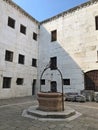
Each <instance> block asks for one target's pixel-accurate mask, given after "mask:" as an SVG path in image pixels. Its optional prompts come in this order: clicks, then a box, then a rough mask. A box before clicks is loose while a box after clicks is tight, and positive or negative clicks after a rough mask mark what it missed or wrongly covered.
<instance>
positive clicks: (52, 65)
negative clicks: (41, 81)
mask: <svg viewBox="0 0 98 130" xmlns="http://www.w3.org/2000/svg"><path fill="white" fill-rule="evenodd" d="M50 68H51V70H55V69H57V57H51V58H50Z"/></svg>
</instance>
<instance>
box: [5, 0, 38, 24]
mask: <svg viewBox="0 0 98 130" xmlns="http://www.w3.org/2000/svg"><path fill="white" fill-rule="evenodd" d="M3 1H5V2H6V3H8V4H10V5H11V6H13V7H14V8H16V9H17V10H19V11H20V12H21V13H22V14H24V15H25V16H27V17H28V18H29V19H31V20H32V21H33V22H35V23H37V24H40V22H39V21H37V20H36V19H35V18H33V17H32V16H31V15H30V14H28V13H27V12H26V11H25V10H24V9H22V8H21V7H20V6H19V5H17V4H16V3H14V2H13V1H12V0H3Z"/></svg>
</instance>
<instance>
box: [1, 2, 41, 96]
mask: <svg viewBox="0 0 98 130" xmlns="http://www.w3.org/2000/svg"><path fill="white" fill-rule="evenodd" d="M8 16H10V17H11V18H13V19H14V20H15V29H13V28H11V27H9V26H8V25H7V23H8ZM20 24H23V25H24V26H26V35H24V34H22V33H20ZM33 32H35V33H37V34H38V33H39V31H38V23H37V22H35V21H34V22H33V20H31V19H29V18H28V17H27V16H26V15H25V14H23V13H21V11H20V10H19V9H18V8H16V7H14V6H12V5H10V4H9V3H7V2H5V1H3V0H2V1H0V98H10V97H19V96H28V95H32V82H33V79H37V68H36V67H32V58H35V59H38V40H37V41H35V40H33ZM5 50H9V51H13V52H14V56H13V62H8V61H5ZM19 54H22V55H24V56H25V63H24V65H22V64H19V63H18V55H19ZM3 77H11V78H12V80H11V88H8V89H4V88H2V85H3ZM17 78H24V83H23V85H17V84H16V80H17Z"/></svg>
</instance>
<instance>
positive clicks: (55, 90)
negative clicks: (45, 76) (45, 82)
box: [51, 81, 57, 92]
mask: <svg viewBox="0 0 98 130" xmlns="http://www.w3.org/2000/svg"><path fill="white" fill-rule="evenodd" d="M51 92H57V82H56V81H51Z"/></svg>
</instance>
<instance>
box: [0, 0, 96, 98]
mask: <svg viewBox="0 0 98 130" xmlns="http://www.w3.org/2000/svg"><path fill="white" fill-rule="evenodd" d="M0 9H1V11H0V18H1V21H0V50H1V51H0V57H1V58H0V59H1V62H0V98H10V97H19V96H28V95H32V94H35V93H36V92H37V91H39V89H40V88H39V86H40V76H41V74H42V72H43V70H44V69H45V67H46V65H49V64H50V65H51V66H52V68H51V69H47V71H45V73H44V74H43V77H42V80H41V89H42V91H45V92H46V91H51V90H52V87H53V85H55V86H56V87H57V88H56V91H60V92H61V77H60V73H59V72H58V71H57V68H58V69H59V70H60V71H61V72H62V76H63V85H64V86H63V87H64V92H78V93H79V92H80V91H81V90H84V89H87V90H94V91H98V81H97V80H98V1H97V0H91V1H89V2H87V3H84V4H82V5H80V6H77V7H75V8H73V9H70V10H68V11H65V12H63V13H61V14H59V15H57V16H54V17H52V18H50V19H47V20H45V21H43V22H41V23H39V22H38V21H37V20H35V19H34V18H32V17H31V16H30V15H29V14H27V13H26V12H25V11H24V10H23V9H21V8H20V7H19V6H17V5H16V4H15V3H14V2H12V1H11V0H2V1H1V2H0ZM50 61H51V62H50Z"/></svg>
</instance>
